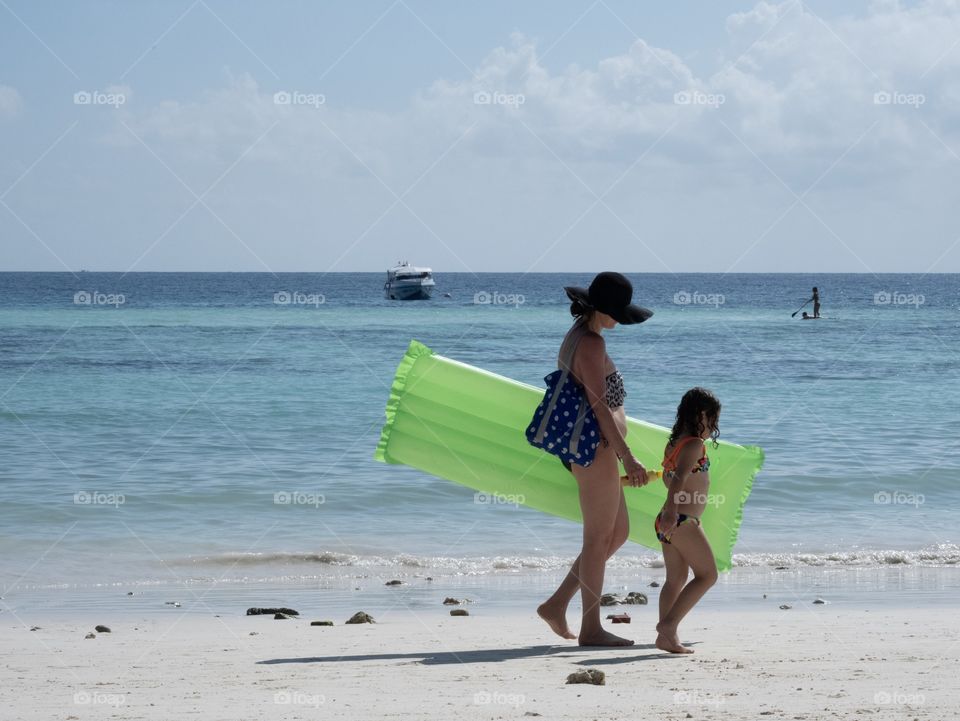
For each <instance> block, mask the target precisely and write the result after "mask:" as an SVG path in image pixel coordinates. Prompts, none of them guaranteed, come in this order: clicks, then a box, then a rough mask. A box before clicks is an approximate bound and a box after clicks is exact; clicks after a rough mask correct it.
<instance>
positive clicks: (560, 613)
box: [537, 603, 576, 639]
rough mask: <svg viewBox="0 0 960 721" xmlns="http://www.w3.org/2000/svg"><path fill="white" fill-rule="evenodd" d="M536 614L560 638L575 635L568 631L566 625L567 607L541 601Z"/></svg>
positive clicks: (570, 637)
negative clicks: (558, 606)
mask: <svg viewBox="0 0 960 721" xmlns="http://www.w3.org/2000/svg"><path fill="white" fill-rule="evenodd" d="M537 615H538V616H539V617H540V618H542V619H543V620H544V621H546V622H547V625H548V626H549V627H550V628H551V629H552V630H553V632H554V633H555V634H557V635H558V636H559V637H560V638H569V639H574V638H576V636H574V635H573V633H571V631H570V627H569V626H568V625H567V609H566V608H557V607H555V606H551V605H550V604H549V603H542V604H540V605H539V606H538V607H537Z"/></svg>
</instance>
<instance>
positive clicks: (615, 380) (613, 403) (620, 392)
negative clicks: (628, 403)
mask: <svg viewBox="0 0 960 721" xmlns="http://www.w3.org/2000/svg"><path fill="white" fill-rule="evenodd" d="M626 397H627V389H626V388H624V386H623V376H622V375H620V371H618V370H616V369H614V371H613V373H611V374H609V375H608V376H607V392H606V394H605V395H604V397H603V398H604V400H605V401H606V402H607V406H608V407H610V408H619V407H620V406H622V405H623V401H624V400H625V399H626Z"/></svg>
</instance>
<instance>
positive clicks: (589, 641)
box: [580, 631, 633, 646]
mask: <svg viewBox="0 0 960 721" xmlns="http://www.w3.org/2000/svg"><path fill="white" fill-rule="evenodd" d="M580 645H581V646H632V645H633V641H632V640H630V639H629V638H623V637H621V636H617V635H616V634H613V633H610V632H609V631H600V633H598V634H595V635H593V636H581V637H580Z"/></svg>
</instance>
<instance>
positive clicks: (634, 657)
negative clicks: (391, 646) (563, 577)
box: [257, 643, 692, 666]
mask: <svg viewBox="0 0 960 721" xmlns="http://www.w3.org/2000/svg"><path fill="white" fill-rule="evenodd" d="M688 645H692V644H688ZM598 651H601V648H600V647H598V646H585V647H583V648H580V647H579V646H512V647H510V648H481V649H471V650H469V651H459V652H456V651H421V652H419V653H370V654H359V655H354V656H305V657H303V658H270V659H265V660H263V661H257V663H258V664H265V665H270V664H278V663H356V662H358V661H406V662H409V663H422V664H425V665H428V666H429V665H434V664H449V663H500V662H502V661H515V660H517V659H522V658H534V657H538V656H542V657H546V656H552V657H557V658H569V659H572V660H573V661H574V662H575V663H577V664H579V665H587V666H601V665H604V664H614V663H632V662H633V661H652V660H654V659H665V658H680V656H676V655H674V654H668V653H664V652H663V651H660V650H659V649H657V648H656V646H654V645H653V644H652V643H650V644H636V645H634V646H627V647H624V646H619V647H616V646H614V647H610V648H606V649H603V651H605V652H615V653H617V654H618V655H617V656H616V657H613V658H611V657H610V656H598V657H595V658H583V655H584V654H587V653H590V654H596V653H597V652H598ZM638 651H653V653H645V654H641V653H637V652H638Z"/></svg>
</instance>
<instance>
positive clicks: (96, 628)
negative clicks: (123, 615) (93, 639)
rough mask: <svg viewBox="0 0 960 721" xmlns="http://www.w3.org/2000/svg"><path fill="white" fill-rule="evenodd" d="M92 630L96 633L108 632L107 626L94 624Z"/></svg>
mask: <svg viewBox="0 0 960 721" xmlns="http://www.w3.org/2000/svg"><path fill="white" fill-rule="evenodd" d="M93 630H94V631H96V632H97V633H110V627H109V626H94V629H93Z"/></svg>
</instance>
